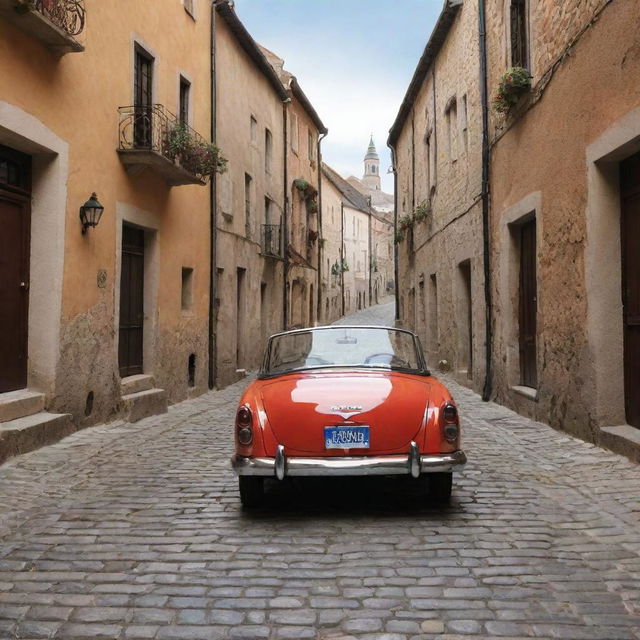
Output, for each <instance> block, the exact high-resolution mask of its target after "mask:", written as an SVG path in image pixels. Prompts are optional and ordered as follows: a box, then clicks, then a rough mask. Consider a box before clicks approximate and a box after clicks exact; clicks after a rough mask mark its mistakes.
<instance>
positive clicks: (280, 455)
mask: <svg viewBox="0 0 640 640" xmlns="http://www.w3.org/2000/svg"><path fill="white" fill-rule="evenodd" d="M286 463H287V460H286V458H285V457H284V445H282V444H279V445H278V448H277V450H276V460H275V464H274V466H275V471H276V478H278V480H284V472H285V465H286Z"/></svg>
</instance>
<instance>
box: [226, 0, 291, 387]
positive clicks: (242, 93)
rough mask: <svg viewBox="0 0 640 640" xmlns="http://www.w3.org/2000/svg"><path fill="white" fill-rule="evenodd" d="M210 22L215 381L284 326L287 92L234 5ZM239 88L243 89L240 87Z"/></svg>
mask: <svg viewBox="0 0 640 640" xmlns="http://www.w3.org/2000/svg"><path fill="white" fill-rule="evenodd" d="M217 16H218V19H217V20H216V28H215V52H216V68H217V69H218V70H219V71H218V72H217V74H216V140H217V141H218V143H219V144H220V145H221V147H223V148H225V150H226V149H228V151H227V152H226V153H227V155H226V157H227V159H228V165H227V171H226V172H225V173H224V174H221V175H219V176H218V177H217V185H216V186H217V189H216V196H217V197H216V212H217V216H216V217H217V243H216V276H217V283H216V298H217V302H216V308H217V323H216V334H217V335H216V341H217V349H216V354H217V367H216V369H217V371H216V382H217V384H218V385H219V386H225V385H227V384H229V383H231V382H235V381H236V380H238V379H239V378H240V377H242V376H243V375H244V373H245V371H249V370H253V369H256V368H257V367H258V366H259V364H260V361H261V358H262V352H263V348H264V342H265V338H266V337H267V336H268V335H270V334H271V333H274V332H276V331H280V330H282V329H283V327H284V275H285V269H284V256H285V250H284V229H285V224H286V221H285V211H286V196H285V190H284V189H285V186H284V180H285V162H286V155H285V148H284V140H285V115H284V114H285V111H286V109H287V105H286V103H287V100H288V94H287V92H286V90H285V88H284V87H283V86H282V83H281V82H280V78H279V77H278V75H277V74H276V72H275V70H274V69H273V67H272V66H271V64H270V63H269V61H268V60H267V59H266V57H265V55H264V53H263V51H262V50H261V49H260V47H259V46H258V44H257V43H256V42H255V41H254V40H253V38H252V37H251V35H250V34H249V33H248V32H247V31H246V29H245V28H244V26H243V24H242V23H241V21H240V20H239V18H238V16H237V15H236V13H235V11H234V9H233V7H231V6H230V5H229V4H227V3H220V4H219V5H218V7H217ZM240 87H242V89H241V90H240Z"/></svg>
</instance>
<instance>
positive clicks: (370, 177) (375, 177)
mask: <svg viewBox="0 0 640 640" xmlns="http://www.w3.org/2000/svg"><path fill="white" fill-rule="evenodd" d="M362 182H364V184H365V185H366V186H367V187H368V188H369V189H371V190H372V191H380V156H378V154H377V152H376V145H375V144H374V142H373V135H372V136H371V140H370V141H369V148H368V149H367V155H366V156H365V157H364V176H362Z"/></svg>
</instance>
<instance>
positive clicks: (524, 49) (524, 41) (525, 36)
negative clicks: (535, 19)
mask: <svg viewBox="0 0 640 640" xmlns="http://www.w3.org/2000/svg"><path fill="white" fill-rule="evenodd" d="M510 18H511V65H512V66H514V67H523V68H525V69H528V68H529V42H528V41H529V33H528V31H529V29H528V22H529V21H528V16H527V0H511V16H510Z"/></svg>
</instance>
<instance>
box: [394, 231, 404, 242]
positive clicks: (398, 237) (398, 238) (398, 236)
mask: <svg viewBox="0 0 640 640" xmlns="http://www.w3.org/2000/svg"><path fill="white" fill-rule="evenodd" d="M403 240H404V233H402V231H400V229H398V230H397V231H396V232H395V234H394V236H393V241H394V242H395V244H400V243H401V242H402V241H403Z"/></svg>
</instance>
